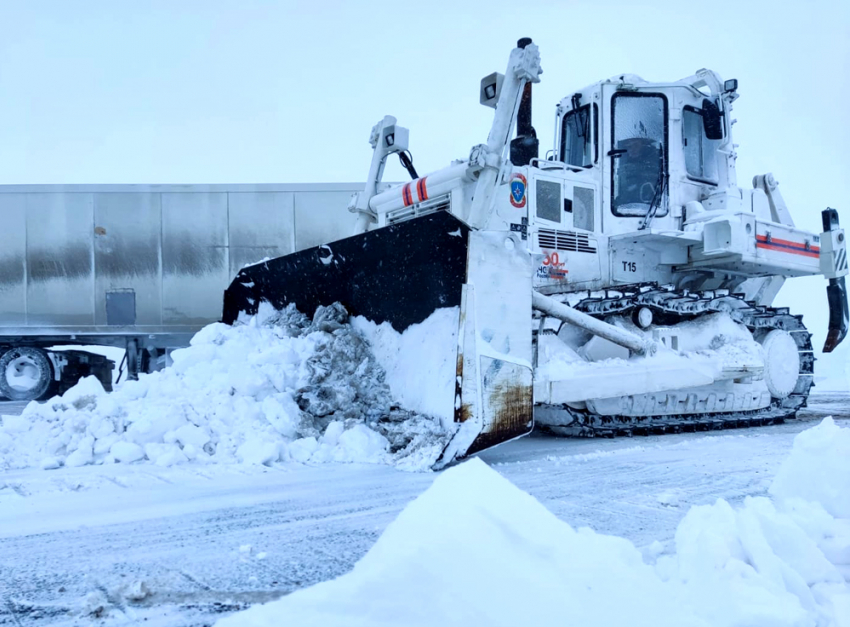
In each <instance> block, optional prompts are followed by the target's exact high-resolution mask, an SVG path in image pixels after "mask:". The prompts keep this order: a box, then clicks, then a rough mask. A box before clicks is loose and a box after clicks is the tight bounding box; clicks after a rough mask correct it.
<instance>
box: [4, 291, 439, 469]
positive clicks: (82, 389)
mask: <svg viewBox="0 0 850 627" xmlns="http://www.w3.org/2000/svg"><path fill="white" fill-rule="evenodd" d="M423 324H425V325H427V321H426V322H425V323H423ZM173 360H174V364H173V366H171V367H169V368H166V369H165V370H162V371H160V372H155V373H153V374H150V375H143V376H141V377H140V378H139V381H129V382H126V383H124V384H122V385H120V386H119V387H118V388H117V389H116V391H115V392H114V393H112V394H106V393H105V392H104V391H103V388H102V387H101V386H100V383H99V382H98V381H97V380H95V379H94V378H93V377H88V378H86V379H84V380H83V381H81V382H80V383H79V384H78V385H76V386H75V387H73V388H71V389H70V390H69V391H68V392H66V393H65V394H64V395H63V396H62V397H56V398H54V399H52V400H50V401H48V402H47V403H45V404H38V403H30V405H28V406H27V408H26V409H25V410H24V413H23V415H22V416H20V417H9V416H7V417H4V418H3V423H2V424H3V426H2V427H0V467H7V468H16V467H28V466H34V465H38V464H41V466H42V467H44V468H55V467H58V466H60V465H66V466H82V465H86V464H92V463H109V462H134V461H139V460H149V461H151V462H154V463H156V464H159V465H164V466H168V465H171V464H176V463H181V462H186V461H190V460H194V461H197V462H243V463H254V464H270V463H274V462H277V461H286V460H289V459H293V460H295V461H300V462H309V463H320V462H327V461H337V462H370V463H392V464H395V465H397V466H399V467H402V468H405V469H411V470H418V469H425V468H428V467H429V466H430V465H431V464H432V463H433V462H434V460H435V459H436V457H437V456H438V455H439V453H440V452H441V451H442V448H443V446H444V445H445V442H446V440H447V438H448V436H449V434H450V433H449V429H450V428H451V425H450V424H447V423H446V422H445V421H443V420H440V419H439V418H431V417H427V416H423V415H420V414H416V413H413V412H410V411H407V410H404V409H401V408H400V407H398V406H397V405H396V404H395V403H394V399H393V398H392V394H391V391H390V388H389V387H388V385H387V383H386V382H385V372H384V370H383V369H382V368H381V366H380V365H379V364H378V363H377V362H376V360H375V358H374V356H373V354H372V352H371V350H370V348H369V345H368V343H367V342H366V340H365V339H364V338H363V337H362V336H361V335H360V334H358V333H357V332H355V331H354V330H353V329H352V327H351V325H350V324H349V323H348V314H347V313H346V311H345V309H344V308H343V307H341V306H340V305H332V306H330V307H321V308H319V310H317V311H316V314H315V316H314V317H313V320H312V321H311V320H310V319H308V318H307V317H306V316H304V315H302V314H300V313H299V312H298V311H296V310H295V309H294V308H293V307H290V308H288V309H286V310H285V311H275V310H274V309H273V308H271V307H270V306H263V307H261V310H260V312H259V313H258V314H257V315H256V316H254V317H252V318H248V319H245V320H243V321H242V323H241V324H237V325H235V326H232V327H231V326H227V325H224V324H212V325H209V326H208V327H206V328H204V329H203V330H201V331H200V332H199V333H198V334H197V335H196V336H195V337H194V338H193V339H192V342H191V346H189V347H188V348H185V349H181V350H178V351H175V352H174V353H173Z"/></svg>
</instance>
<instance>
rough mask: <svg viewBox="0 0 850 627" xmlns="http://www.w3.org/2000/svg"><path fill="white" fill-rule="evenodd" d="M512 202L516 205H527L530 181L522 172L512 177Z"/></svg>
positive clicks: (520, 206)
mask: <svg viewBox="0 0 850 627" xmlns="http://www.w3.org/2000/svg"><path fill="white" fill-rule="evenodd" d="M510 188H511V204H512V205H513V206H514V207H517V208H522V207H525V190H526V189H527V188H528V181H527V180H525V177H524V176H523V175H522V174H514V175H513V176H512V177H511V184H510Z"/></svg>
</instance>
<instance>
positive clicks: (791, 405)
mask: <svg viewBox="0 0 850 627" xmlns="http://www.w3.org/2000/svg"><path fill="white" fill-rule="evenodd" d="M541 74H542V69H541V63H540V53H539V50H538V47H537V45H536V44H534V43H533V42H532V40H531V39H530V38H523V39H520V40H519V41H518V42H517V46H516V48H514V49H513V50H512V51H511V53H510V58H509V61H508V66H507V69H506V71H505V73H504V74H502V73H493V74H490V75H488V76H486V77H484V78H483V79H482V81H481V85H480V102H481V104H482V105H485V106H487V107H491V108H493V109H494V110H495V112H494V119H493V124H492V127H491V130H490V134H489V136H488V139H487V142H486V143H484V144H480V145H477V146H474V147H473V148H472V149H471V151H470V154H469V156H468V157H467V158H466V159H460V160H456V161H453V162H451V164H450V165H449V166H447V167H445V168H443V169H441V170H438V171H436V172H432V173H429V174H427V175H425V176H420V175H419V174H418V173H417V172H416V169H415V167H414V166H413V162H412V159H411V156H410V152H409V143H410V141H409V140H410V138H409V131H408V129H406V128H404V127H402V126H400V125H399V124H398V123H397V120H396V118H394V117H392V116H386V117H384V118H383V119H382V120H381V121H380V122H379V123H378V124H377V125H375V127H374V128H373V129H372V132H371V135H370V144H371V146H372V149H373V153H372V161H371V166H370V169H369V174H368V177H367V182H366V185H365V188H364V189H363V191H362V192H358V193H356V194H355V195H354V196H353V197H352V200H351V203H350V205H349V210H350V211H351V212H352V213H353V214H354V216H353V220H352V222H353V234H352V236H351V237H348V238H345V239H341V240H338V241H335V242H329V243H328V244H326V245H323V246H318V247H315V248H311V249H307V250H303V251H300V252H297V253H294V254H291V255H287V256H284V257H280V258H277V259H272V260H268V261H266V262H263V263H261V264H257V265H254V266H250V267H247V268H245V269H243V270H242V271H241V272H240V273H239V274H238V275H237V276H236V278H235V279H234V280H233V282H232V283H231V285H230V287H229V288H228V289H227V290H226V292H225V297H224V311H223V321H224V322H225V323H229V324H233V323H234V322H235V321H237V320H238V319H239V316H240V315H241V314H243V313H247V314H252V313H255V312H256V311H257V308H258V307H259V304H260V303H261V302H263V301H265V302H269V303H271V304H272V305H273V306H274V307H276V308H283V307H286V306H288V305H290V304H292V303H294V304H295V305H296V306H297V308H298V309H299V310H300V311H302V312H303V313H306V314H308V315H312V314H313V313H314V312H315V311H316V309H317V308H319V307H320V306H328V305H331V304H332V303H337V302H338V303H341V304H342V305H343V306H345V307H346V309H347V310H348V312H349V313H350V314H351V315H352V316H355V315H356V316H364V317H365V318H367V319H369V320H371V321H374V322H375V323H377V324H380V323H383V322H388V323H390V324H391V325H392V326H393V328H394V329H395V330H396V331H398V332H403V331H404V330H405V329H407V328H408V327H410V326H411V325H415V324H419V323H422V322H423V321H425V320H426V319H428V317H429V316H430V315H431V314H433V313H434V312H435V311H436V310H438V309H441V308H445V307H455V308H457V312H458V315H457V320H458V327H457V334H456V336H453V338H455V339H452V340H451V341H454V342H456V345H457V352H456V356H457V359H456V365H455V364H453V367H455V368H456V370H455V372H454V373H453V374H454V381H455V391H454V398H453V399H452V409H453V419H454V423H455V427H456V428H455V431H454V435H453V437H452V438H451V440H450V441H449V442H448V444H447V445H446V447H445V449H444V451H443V453H442V456H441V457H440V460H439V461H438V462H437V467H439V466H444V465H446V464H448V463H451V462H453V461H455V460H458V459H461V458H463V457H465V456H467V455H471V454H474V453H478V452H480V451H483V450H485V449H487V448H489V447H492V446H494V445H497V444H500V443H503V442H506V441H509V440H512V439H514V438H518V437H521V436H524V435H526V434H528V433H530V432H531V430H532V428H533V427H534V426H535V424H537V425H538V426H539V427H540V428H543V429H546V430H548V431H551V432H553V433H556V434H562V435H584V436H592V435H621V434H626V435H628V434H636V433H655V432H664V431H679V430H683V429H713V428H722V427H736V426H750V425H762V424H770V423H774V422H781V421H783V420H786V419H789V418H793V417H795V416H796V412H797V411H798V410H799V409H800V408H801V407H804V406H805V404H806V399H807V396H808V394H809V391H810V389H811V387H812V385H813V369H814V361H815V359H814V351H813V346H812V342H811V334H810V333H809V332H808V330H807V329H806V327H805V326H804V324H803V321H802V317H801V316H799V315H794V314H792V313H791V312H790V311H789V309H788V308H785V307H773V306H772V303H773V301H774V299H775V297H776V295H777V293H778V291H779V289H780V288H781V287H782V285H783V283H784V281H785V280H786V279H787V278H791V277H800V276H809V275H822V276H824V277H825V278H826V279H828V285H827V303H828V307H829V329H828V335H827V338H826V343H825V346H824V347H823V351H824V352H830V351H832V350H833V349H834V348H835V347H836V346H838V344H839V343H840V342H841V341H842V340H843V339H844V337H845V335H846V334H847V324H848V304H847V294H846V289H845V279H844V277H845V276H846V275H847V273H848V263H847V251H846V242H845V240H844V231H843V230H842V229H841V228H840V226H839V221H838V213H837V211H836V210H835V209H831V208H827V209H825V210H824V211H823V212H822V221H823V232H821V233H812V232H808V231H805V230H802V229H799V228H796V227H795V225H794V221H793V219H792V217H791V213H790V211H789V209H788V207H787V206H786V204H785V202H784V200H783V197H782V195H781V193H780V191H779V188H778V183H777V181H776V179H775V178H774V176H773V175H772V174H764V175H761V176H756V177H755V178H754V179H753V185H752V188H751V189H745V188H742V187H739V186H738V182H737V178H736V169H735V162H736V147H737V145H736V144H734V143H733V139H732V124H733V122H734V120H733V119H732V116H731V114H732V105H733V103H734V102H735V100H736V99H737V98H738V96H739V94H738V81H737V80H735V79H732V80H725V81H724V80H722V79H721V77H720V76H719V75H718V74H717V73H716V72H713V71H710V70H707V69H702V70H699V71H697V72H696V73H695V74H694V75H693V76H689V77H687V78H684V79H681V80H678V81H675V82H667V83H651V82H647V81H644V80H643V79H641V78H640V77H639V76H636V75H633V74H622V75H618V76H614V77H612V78H610V79H607V80H603V81H601V82H598V83H596V84H594V85H591V86H589V87H586V88H584V89H581V90H579V91H576V92H575V93H572V94H570V95H569V96H567V97H565V98H564V99H562V100H561V101H560V102H559V103H558V104H557V106H556V115H555V121H556V123H555V132H554V143H553V146H552V148H551V150H548V151H547V153H546V154H545V155H544V156H543V157H541V156H539V153H540V146H539V140H538V138H537V133H536V130H535V129H534V126H533V124H532V116H531V112H532V100H531V98H532V85H533V84H534V83H538V82H539V81H540V77H541ZM514 129H516V133H515V137H514V136H513V135H514ZM393 154H395V155H397V156H398V158H399V159H400V162H401V164H402V165H403V166H404V167H405V168H406V170H407V171H408V172H409V174H410V176H411V180H410V181H409V182H406V183H402V184H395V185H389V186H387V184H386V183H384V182H382V177H383V172H384V167H385V165H386V163H387V159H388V158H389V157H390V156H391V155H393ZM434 341H441V340H440V338H435V339H434Z"/></svg>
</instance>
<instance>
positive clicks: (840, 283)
mask: <svg viewBox="0 0 850 627" xmlns="http://www.w3.org/2000/svg"><path fill="white" fill-rule="evenodd" d="M826 298H827V300H828V301H829V330H828V332H827V334H826V341H825V342H824V344H823V352H824V353H831V352H832V351H833V350H834V349H835V347H836V346H838V345H839V344H841V342H842V340H843V339H844V338H845V337H846V336H847V324H848V318H850V315H848V313H850V312H848V308H847V288H846V286H845V284H844V277H839V278H837V279H830V280H829V285H827V286H826Z"/></svg>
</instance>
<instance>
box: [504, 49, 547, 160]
mask: <svg viewBox="0 0 850 627" xmlns="http://www.w3.org/2000/svg"><path fill="white" fill-rule="evenodd" d="M531 43H532V41H531V37H523V38H522V39H520V40H519V41H517V44H516V46H517V48H520V49H522V50H524V49H525V48H526V46H528V45H529V44H531ZM539 152H540V141H539V140H538V139H537V131H535V130H534V127H533V126H532V125H531V82H527V83H526V84H525V87H524V88H523V90H522V99H521V100H520V103H519V110H518V111H517V117H516V139H513V140H511V163H513V164H514V165H515V166H524V165H528V164H529V163H531V160H532V159H536V158H537V157H538V155H539Z"/></svg>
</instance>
